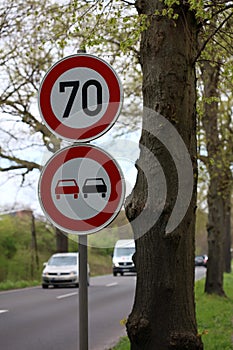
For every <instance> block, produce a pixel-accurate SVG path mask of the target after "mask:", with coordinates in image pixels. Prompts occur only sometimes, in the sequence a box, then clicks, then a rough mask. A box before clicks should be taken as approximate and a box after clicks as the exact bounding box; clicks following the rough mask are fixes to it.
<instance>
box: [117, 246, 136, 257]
mask: <svg viewBox="0 0 233 350" xmlns="http://www.w3.org/2000/svg"><path fill="white" fill-rule="evenodd" d="M134 252H135V248H124V247H123V248H117V249H116V256H128V255H133V254H134Z"/></svg>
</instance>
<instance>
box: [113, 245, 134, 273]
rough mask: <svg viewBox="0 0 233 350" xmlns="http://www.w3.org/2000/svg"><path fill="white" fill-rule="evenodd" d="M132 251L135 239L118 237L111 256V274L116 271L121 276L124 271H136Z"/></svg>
mask: <svg viewBox="0 0 233 350" xmlns="http://www.w3.org/2000/svg"><path fill="white" fill-rule="evenodd" d="M134 253H135V241H134V240H133V239H120V240H119V241H117V242H116V244H115V247H114V251H113V257H112V265H113V266H112V272H113V276H116V275H117V274H118V273H120V274H121V276H123V275H124V273H125V272H136V268H135V265H134V263H133V259H132V257H133V254H134Z"/></svg>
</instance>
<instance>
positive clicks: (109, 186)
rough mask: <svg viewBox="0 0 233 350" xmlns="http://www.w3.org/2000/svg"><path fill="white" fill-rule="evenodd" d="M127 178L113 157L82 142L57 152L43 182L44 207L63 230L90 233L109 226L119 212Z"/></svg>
mask: <svg viewBox="0 0 233 350" xmlns="http://www.w3.org/2000/svg"><path fill="white" fill-rule="evenodd" d="M124 196H125V182H124V179H123V176H122V173H121V170H120V168H119V165H118V164H117V163H116V161H115V160H113V159H112V157H111V156H110V155H109V154H107V153H106V152H105V151H103V150H101V149H100V148H98V147H93V146H91V145H85V144H80V145H77V146H71V147H67V148H64V149H63V150H61V151H59V152H57V153H56V154H55V155H54V156H53V157H52V158H50V160H49V161H48V163H47V164H46V165H45V167H44V169H43V171H42V173H41V177H40V182H39V198H40V202H41V207H42V209H43V210H44V212H45V214H46V216H47V217H48V218H49V220H50V221H51V222H52V223H54V225H55V226H57V227H59V228H60V229H61V230H64V231H66V232H70V233H76V234H88V233H93V232H96V231H99V230H100V229H102V228H103V227H105V226H107V225H108V224H109V223H110V222H111V221H112V220H113V219H114V218H115V216H116V215H117V214H118V212H119V211H120V208H121V206H122V204H123V201H124Z"/></svg>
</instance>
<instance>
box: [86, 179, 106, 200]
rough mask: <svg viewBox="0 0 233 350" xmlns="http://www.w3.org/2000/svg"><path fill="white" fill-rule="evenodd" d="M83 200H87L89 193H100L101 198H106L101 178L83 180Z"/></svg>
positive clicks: (104, 186)
mask: <svg viewBox="0 0 233 350" xmlns="http://www.w3.org/2000/svg"><path fill="white" fill-rule="evenodd" d="M82 191H83V194H84V198H87V196H88V194H90V193H101V194H102V197H103V198H104V197H106V192H107V186H106V184H105V182H104V179H102V178H101V177H97V178H88V179H86V180H85V182H84V185H83V188H82Z"/></svg>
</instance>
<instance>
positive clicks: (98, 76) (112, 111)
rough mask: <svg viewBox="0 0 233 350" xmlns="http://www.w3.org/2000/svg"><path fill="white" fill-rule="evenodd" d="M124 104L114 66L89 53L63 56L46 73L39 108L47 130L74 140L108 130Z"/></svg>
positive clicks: (83, 138) (98, 134)
mask: <svg viewBox="0 0 233 350" xmlns="http://www.w3.org/2000/svg"><path fill="white" fill-rule="evenodd" d="M122 103H123V89H122V85H121V82H120V79H119V77H118V75H117V74H116V72H115V71H114V70H113V68H112V67H111V66H110V65H109V64H108V63H106V62H105V61H103V60H102V59H100V58H97V57H95V56H93V55H90V54H83V53H82V54H76V55H72V56H68V57H66V58H63V59H61V60H60V61H58V62H57V63H56V64H54V65H53V66H52V67H51V68H50V69H49V70H48V72H47V73H46V75H45V77H44V78H43V80H42V83H41V85H40V89H39V97H38V104H39V111H40V114H41V117H42V119H43V121H44V123H45V124H46V126H47V127H48V129H49V130H50V131H51V132H52V133H53V134H55V135H56V136H58V137H61V138H63V139H66V140H72V141H80V142H85V141H90V140H93V139H95V138H97V137H99V136H101V135H103V134H104V133H105V132H106V131H107V130H109V129H110V128H111V127H112V126H113V124H114V123H115V121H116V120H117V118H118V116H119V114H120V111H121V107H122Z"/></svg>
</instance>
